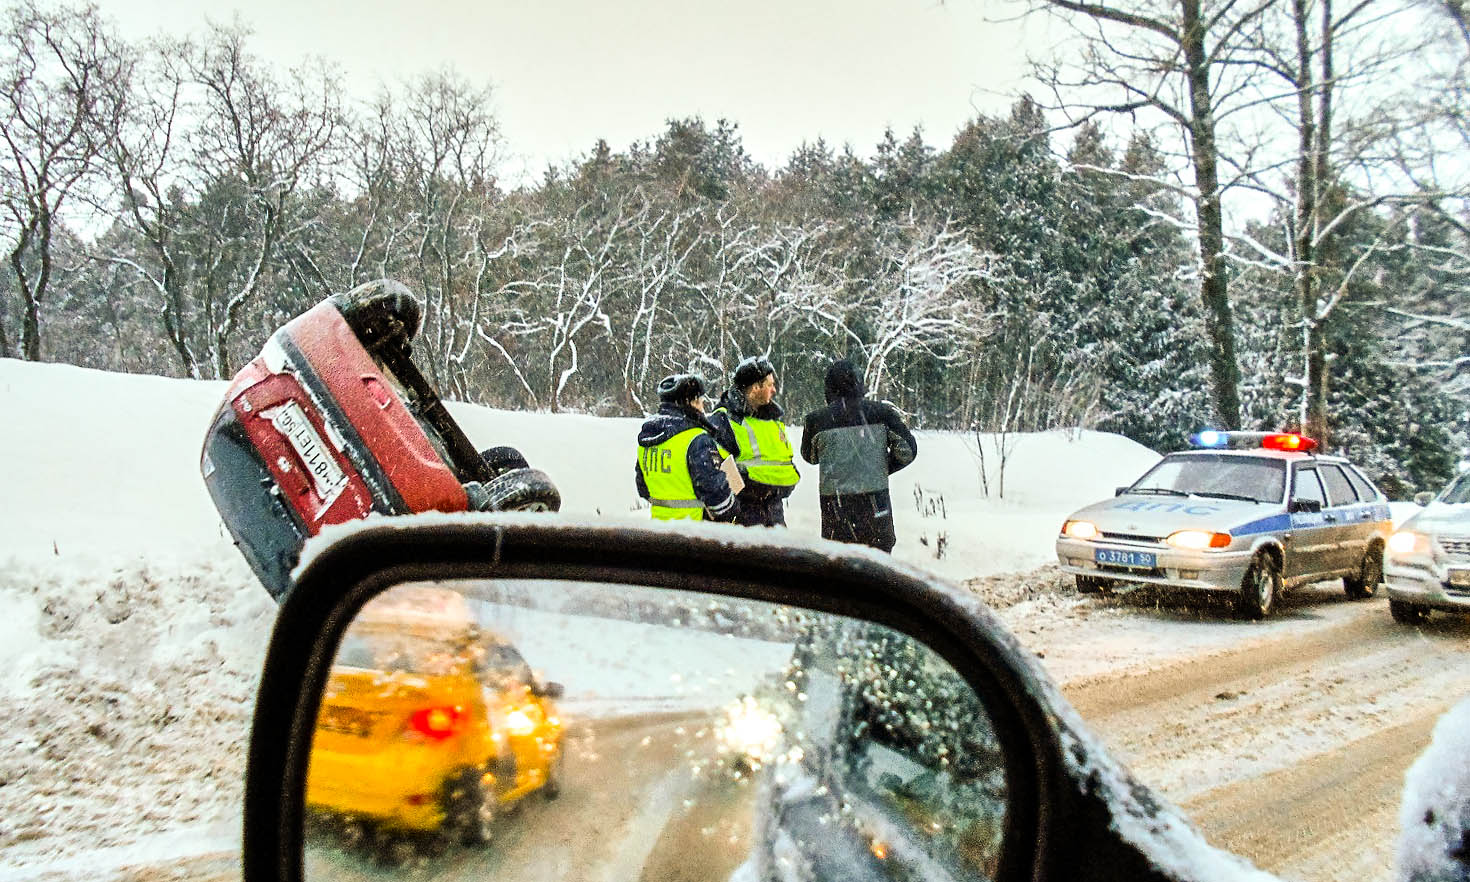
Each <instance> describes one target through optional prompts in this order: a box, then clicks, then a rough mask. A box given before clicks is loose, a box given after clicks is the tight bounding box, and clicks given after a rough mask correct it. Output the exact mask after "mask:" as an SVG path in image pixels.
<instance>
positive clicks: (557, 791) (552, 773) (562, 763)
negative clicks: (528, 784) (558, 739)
mask: <svg viewBox="0 0 1470 882" xmlns="http://www.w3.org/2000/svg"><path fill="white" fill-rule="evenodd" d="M566 776H567V773H566V755H565V754H563V753H562V752H561V746H560V745H558V746H557V749H556V759H554V760H552V761H551V765H550V766H548V767H547V769H546V783H545V784H542V785H541V795H542V796H544V797H546V798H547V799H557V798H559V797H560V796H561V791H562V786H563V785H564V784H565V783H566V779H567V778H566Z"/></svg>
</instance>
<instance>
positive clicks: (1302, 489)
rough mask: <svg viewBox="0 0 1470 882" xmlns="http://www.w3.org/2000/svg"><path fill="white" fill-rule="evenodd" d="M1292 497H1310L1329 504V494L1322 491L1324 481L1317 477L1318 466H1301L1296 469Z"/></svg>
mask: <svg viewBox="0 0 1470 882" xmlns="http://www.w3.org/2000/svg"><path fill="white" fill-rule="evenodd" d="M1291 498H1292V499H1310V500H1314V501H1316V502H1320V503H1322V505H1324V506H1325V505H1327V494H1326V493H1324V492H1323V491H1322V482H1321V481H1320V480H1318V479H1317V468H1316V466H1301V467H1299V468H1298V469H1297V470H1296V479H1295V481H1294V482H1293V484H1292V491H1291Z"/></svg>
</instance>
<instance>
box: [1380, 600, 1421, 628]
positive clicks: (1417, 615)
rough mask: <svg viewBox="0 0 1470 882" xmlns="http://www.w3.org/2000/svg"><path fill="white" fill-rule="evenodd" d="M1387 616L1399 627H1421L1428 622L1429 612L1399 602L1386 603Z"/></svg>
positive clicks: (1410, 604) (1419, 607)
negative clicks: (1391, 617)
mask: <svg viewBox="0 0 1470 882" xmlns="http://www.w3.org/2000/svg"><path fill="white" fill-rule="evenodd" d="M1388 614H1389V615H1391V616H1393V620H1394V621H1395V622H1398V623H1399V624H1400V625H1422V624H1424V623H1425V622H1427V621H1429V610H1427V609H1425V608H1424V607H1422V606H1415V605H1413V604H1412V603H1404V602H1403V601H1401V600H1390V601H1389V602H1388Z"/></svg>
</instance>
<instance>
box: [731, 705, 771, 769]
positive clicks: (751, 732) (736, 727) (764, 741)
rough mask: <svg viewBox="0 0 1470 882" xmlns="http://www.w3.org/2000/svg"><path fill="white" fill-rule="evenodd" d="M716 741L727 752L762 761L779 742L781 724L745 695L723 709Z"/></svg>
mask: <svg viewBox="0 0 1470 882" xmlns="http://www.w3.org/2000/svg"><path fill="white" fill-rule="evenodd" d="M719 738H720V740H721V741H722V742H724V745H725V747H726V748H727V749H729V750H730V751H733V752H734V753H737V754H743V755H745V756H748V757H750V758H751V759H754V760H757V761H762V762H763V761H765V760H767V759H769V758H770V756H771V754H772V753H774V752H775V749H776V747H777V745H779V744H780V742H781V721H780V720H779V719H777V717H776V715H775V714H773V713H771V712H770V711H769V710H767V709H766V708H764V707H762V706H761V705H760V704H759V703H758V702H757V701H756V700H755V699H754V698H752V697H751V696H749V695H747V696H745V697H744V698H742V699H740V700H739V701H737V702H735V703H734V704H732V705H730V706H729V707H727V708H725V722H724V724H723V725H722V726H720V727H719Z"/></svg>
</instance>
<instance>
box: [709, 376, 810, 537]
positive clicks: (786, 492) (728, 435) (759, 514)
mask: <svg viewBox="0 0 1470 882" xmlns="http://www.w3.org/2000/svg"><path fill="white" fill-rule="evenodd" d="M719 408H723V409H724V412H723V413H722V412H721V411H720V409H719ZM745 408H746V402H745V395H744V394H743V393H741V392H740V391H739V390H737V389H726V390H725V394H724V395H722V396H720V403H719V405H718V407H717V409H716V410H715V412H714V413H712V414H710V416H709V421H710V425H712V426H714V429H715V440H716V441H718V442H720V446H721V447H723V448H724V449H725V452H727V453H731V454H735V453H736V452H737V451H739V449H740V445H739V442H737V441H736V440H735V427H734V426H732V425H730V420H731V419H732V418H733V419H736V420H744V419H745V418H746V416H753V417H755V418H756V419H758V420H779V419H781V418H782V417H783V416H785V415H786V412H785V411H784V410H782V409H781V405H779V404H777V403H776V402H774V401H772V402H771V403H770V404H763V405H761V406H760V407H759V408H757V409H756V412H755V413H753V414H747V413H746V411H745ZM795 489H796V487H795V486H790V487H781V486H777V485H775V484H766V483H762V482H761V481H756V480H753V479H752V478H751V477H750V475H745V486H744V487H743V488H741V490H740V493H739V495H737V496H736V498H737V499H739V500H740V515H739V516H738V517H737V518H736V519H735V523H737V524H744V525H746V526H750V527H776V526H782V527H784V526H786V506H785V504H784V500H785V499H786V497H788V496H790V495H791V492H792V491H793V490H795Z"/></svg>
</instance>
